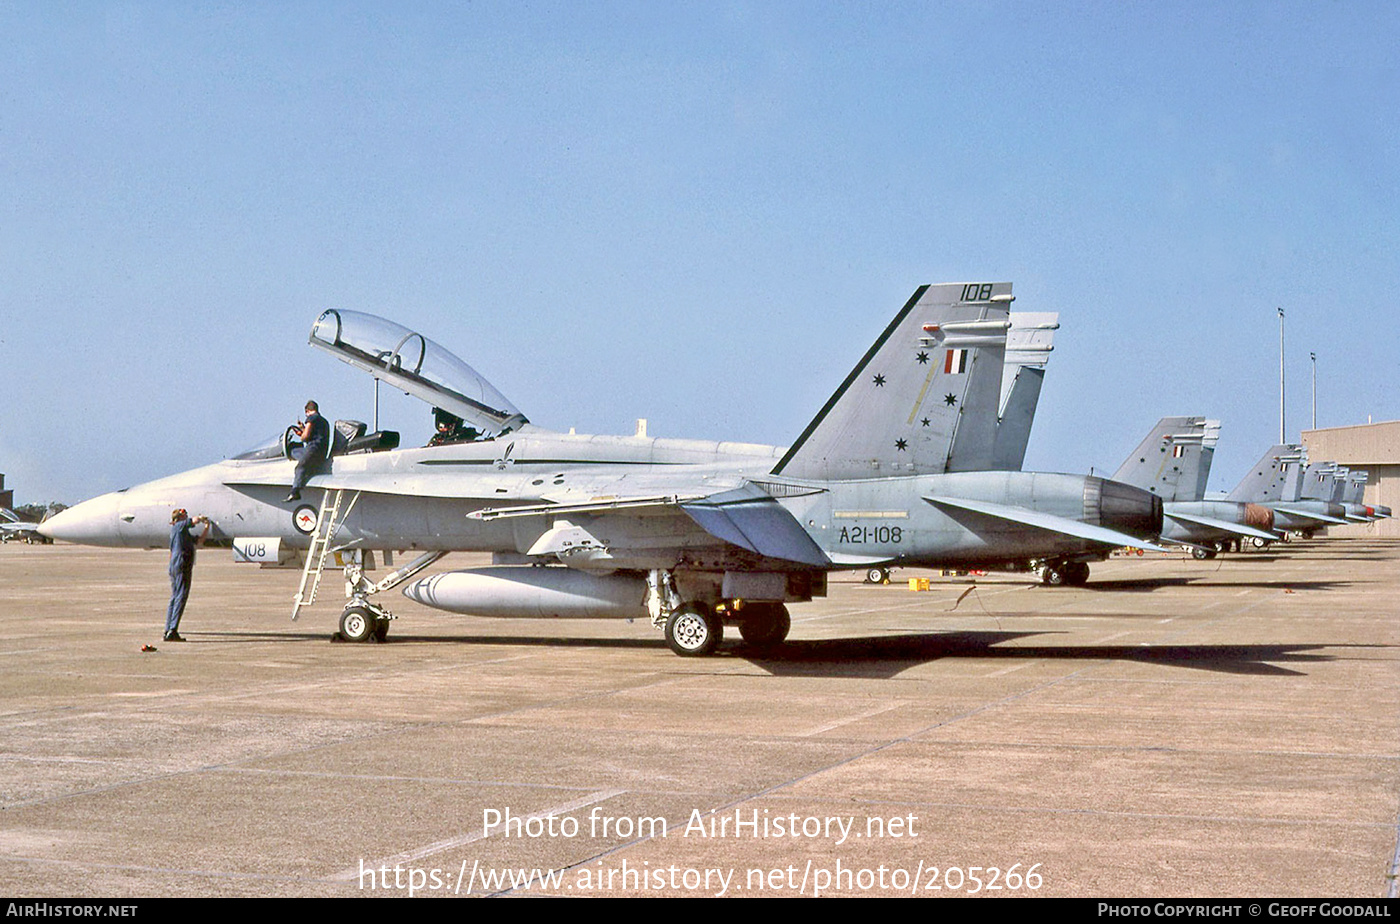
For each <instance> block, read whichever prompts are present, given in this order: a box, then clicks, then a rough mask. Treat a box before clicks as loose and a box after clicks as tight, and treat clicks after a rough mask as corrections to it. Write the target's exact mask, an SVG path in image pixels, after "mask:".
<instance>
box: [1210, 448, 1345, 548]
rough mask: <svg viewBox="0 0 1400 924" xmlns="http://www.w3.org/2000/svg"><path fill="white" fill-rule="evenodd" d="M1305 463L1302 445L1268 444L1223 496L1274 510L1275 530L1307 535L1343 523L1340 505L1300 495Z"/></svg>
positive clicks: (1305, 456)
mask: <svg viewBox="0 0 1400 924" xmlns="http://www.w3.org/2000/svg"><path fill="white" fill-rule="evenodd" d="M1307 464H1308V454H1307V450H1306V449H1305V448H1304V447H1302V446H1296V445H1284V444H1279V445H1277V446H1271V447H1269V449H1268V450H1267V451H1265V453H1264V455H1263V457H1262V458H1261V459H1260V460H1259V461H1258V462H1257V463H1256V464H1255V465H1254V467H1253V468H1251V469H1250V470H1249V471H1248V472H1246V473H1245V476H1244V478H1242V479H1240V483H1239V484H1238V485H1236V486H1235V489H1234V490H1233V491H1231V492H1230V493H1229V494H1228V495H1226V497H1227V499H1228V500H1232V501H1249V502H1252V503H1256V504H1259V505H1261V506H1264V507H1268V508H1269V509H1270V510H1272V511H1273V512H1274V529H1275V530H1276V531H1279V532H1296V533H1300V534H1302V535H1304V536H1309V537H1310V536H1312V534H1313V533H1314V532H1316V531H1317V530H1319V529H1322V528H1324V527H1327V526H1333V525H1344V524H1346V523H1347V522H1348V521H1347V520H1346V519H1345V517H1344V514H1345V510H1344V509H1343V507H1342V506H1341V505H1340V504H1333V503H1331V502H1330V501H1325V500H1307V499H1304V498H1303V497H1302V491H1303V484H1304V481H1305V480H1306V475H1305V468H1306V467H1307ZM1259 541H1260V542H1262V540H1259Z"/></svg>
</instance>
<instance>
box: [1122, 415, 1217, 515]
mask: <svg viewBox="0 0 1400 924" xmlns="http://www.w3.org/2000/svg"><path fill="white" fill-rule="evenodd" d="M1219 439H1220V421H1218V420H1206V419H1205V418H1204V417H1163V418H1162V419H1161V420H1159V421H1158V422H1157V426H1155V427H1153V428H1152V432H1150V433H1149V434H1147V438H1146V439H1145V440H1143V441H1142V443H1140V444H1139V445H1138V448H1137V449H1135V450H1133V452H1132V455H1130V456H1128V458H1127V459H1126V460H1124V462H1123V464H1122V465H1121V466H1120V467H1119V469H1118V471H1117V472H1116V473H1115V474H1114V476H1113V480H1114V481H1121V482H1123V483H1125V484H1130V485H1133V486H1134V487H1138V488H1142V489H1143V490H1145V491H1151V492H1152V493H1153V494H1156V495H1158V496H1159V497H1161V498H1162V500H1163V501H1164V502H1179V501H1198V500H1201V499H1203V498H1204V497H1205V496H1206V479H1208V478H1209V477H1210V464H1211V461H1212V460H1213V459H1214V457H1215V444H1216V443H1217V442H1218V441H1219Z"/></svg>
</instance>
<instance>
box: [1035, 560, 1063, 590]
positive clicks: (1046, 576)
mask: <svg viewBox="0 0 1400 924" xmlns="http://www.w3.org/2000/svg"><path fill="white" fill-rule="evenodd" d="M1063 567H1064V566H1062V565H1060V566H1057V565H1043V566H1041V569H1040V582H1041V583H1042V584H1045V585H1047V586H1049V587H1059V586H1060V585H1061V584H1063V583H1064V582H1065V573H1064V570H1063Z"/></svg>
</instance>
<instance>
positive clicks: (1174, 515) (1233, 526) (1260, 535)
mask: <svg viewBox="0 0 1400 924" xmlns="http://www.w3.org/2000/svg"><path fill="white" fill-rule="evenodd" d="M1162 515H1163V516H1165V517H1168V518H1169V519H1173V520H1178V521H1180V522H1182V523H1194V524H1196V525H1197V526H1206V527H1209V528H1210V529H1218V530H1220V531H1221V532H1224V533H1231V534H1232V535H1235V536H1250V537H1252V538H1255V539H1267V540H1269V541H1270V542H1273V541H1274V540H1276V539H1278V535H1277V534H1276V533H1269V532H1265V531H1264V530H1262V529H1255V528H1254V527H1253V526H1245V525H1244V524H1242V523H1231V522H1230V521H1229V520H1219V519H1216V518H1215V517H1203V516H1199V515H1197V514H1194V513H1180V512H1177V511H1173V510H1165V511H1163V513H1162Z"/></svg>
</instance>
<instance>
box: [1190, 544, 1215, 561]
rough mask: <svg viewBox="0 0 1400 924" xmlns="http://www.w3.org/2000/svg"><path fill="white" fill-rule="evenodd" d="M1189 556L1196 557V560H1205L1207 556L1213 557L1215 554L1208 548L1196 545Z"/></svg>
mask: <svg viewBox="0 0 1400 924" xmlns="http://www.w3.org/2000/svg"><path fill="white" fill-rule="evenodd" d="M1191 557H1192V558H1194V559H1196V561H1205V560H1206V559H1207V558H1214V557H1215V556H1214V554H1213V553H1212V552H1211V550H1210V549H1207V548H1205V547H1203V546H1199V545H1198V546H1196V547H1195V548H1193V549H1192V550H1191Z"/></svg>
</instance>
